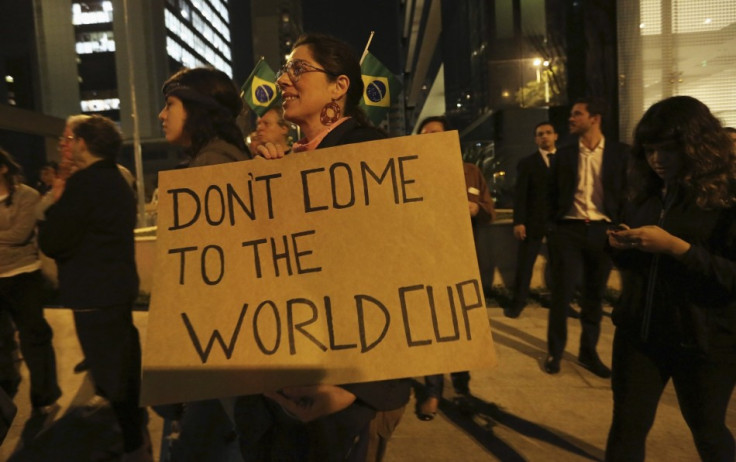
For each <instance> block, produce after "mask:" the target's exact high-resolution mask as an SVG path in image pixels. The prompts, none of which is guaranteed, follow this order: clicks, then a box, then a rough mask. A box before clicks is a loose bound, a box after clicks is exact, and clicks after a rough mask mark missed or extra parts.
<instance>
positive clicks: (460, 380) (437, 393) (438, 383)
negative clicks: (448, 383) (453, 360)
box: [424, 371, 470, 399]
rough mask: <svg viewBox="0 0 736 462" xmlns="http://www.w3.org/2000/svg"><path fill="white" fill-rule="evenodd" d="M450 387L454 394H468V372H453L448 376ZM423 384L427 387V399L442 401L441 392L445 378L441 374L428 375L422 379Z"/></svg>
mask: <svg viewBox="0 0 736 462" xmlns="http://www.w3.org/2000/svg"><path fill="white" fill-rule="evenodd" d="M450 378H451V379H452V386H453V387H454V388H455V392H456V393H458V394H461V395H467V394H468V393H470V388H469V386H468V384H469V383H470V372H467V371H465V372H453V373H451V374H450ZM424 383H425V384H426V385H427V388H426V392H427V398H440V399H442V390H443V389H444V385H445V376H444V375H443V374H437V375H428V376H426V377H424Z"/></svg>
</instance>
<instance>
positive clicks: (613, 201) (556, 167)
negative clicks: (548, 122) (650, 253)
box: [550, 139, 629, 221]
mask: <svg viewBox="0 0 736 462" xmlns="http://www.w3.org/2000/svg"><path fill="white" fill-rule="evenodd" d="M628 154H629V147H628V146H627V145H625V144H622V143H617V142H615V141H613V140H609V139H606V144H605V147H604V148H603V165H602V166H601V180H602V182H603V210H601V212H603V213H605V214H606V215H607V216H608V217H609V218H610V219H611V220H612V221H616V217H618V216H619V213H620V210H621V206H622V204H623V199H624V186H625V184H626V162H627V160H628ZM579 158H580V153H579V148H578V140H577V139H575V142H574V143H573V144H570V145H566V146H564V147H561V148H559V149H558V150H557V155H556V156H555V161H554V162H553V163H552V167H551V172H550V175H551V182H550V185H551V189H550V213H551V216H552V219H553V220H560V219H562V217H564V216H565V214H567V212H569V211H570V209H571V208H572V204H573V201H574V199H575V190H576V189H577V186H578V160H579Z"/></svg>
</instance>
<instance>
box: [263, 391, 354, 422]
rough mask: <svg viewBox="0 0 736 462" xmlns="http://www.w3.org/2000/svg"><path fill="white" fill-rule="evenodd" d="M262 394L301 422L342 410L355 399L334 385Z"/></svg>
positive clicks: (352, 395)
mask: <svg viewBox="0 0 736 462" xmlns="http://www.w3.org/2000/svg"><path fill="white" fill-rule="evenodd" d="M264 395H265V396H266V397H267V398H270V399H272V400H274V401H276V402H277V403H279V404H280V405H281V407H283V408H284V410H285V411H286V412H288V413H289V414H291V415H293V416H294V417H296V418H297V419H299V420H301V421H302V422H311V421H312V420H315V419H319V418H320V417H324V416H326V415H330V414H334V413H335V412H339V411H342V410H343V409H345V408H347V407H348V406H350V405H351V404H353V402H354V401H355V399H356V398H355V395H354V394H352V393H350V392H349V391H347V390H346V389H344V388H341V387H337V386H335V385H311V386H306V387H289V388H284V389H282V390H279V391H276V392H271V393H264Z"/></svg>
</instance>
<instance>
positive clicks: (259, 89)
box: [240, 58, 279, 117]
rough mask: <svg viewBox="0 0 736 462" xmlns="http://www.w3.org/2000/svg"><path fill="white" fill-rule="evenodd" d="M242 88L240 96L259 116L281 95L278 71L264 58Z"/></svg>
mask: <svg viewBox="0 0 736 462" xmlns="http://www.w3.org/2000/svg"><path fill="white" fill-rule="evenodd" d="M240 89H241V90H242V91H241V92H240V97H241V98H243V101H244V102H245V104H247V105H248V106H250V108H251V109H253V112H255V113H256V114H258V117H260V116H262V115H263V114H265V113H266V111H268V110H269V109H270V108H271V106H272V105H273V103H274V101H276V99H277V98H278V96H279V89H278V87H277V86H276V73H275V72H274V71H273V70H272V69H271V68H270V67H269V66H268V63H267V62H266V60H265V59H263V58H261V59H260V61H258V64H256V67H254V68H253V72H251V73H250V76H249V77H248V78H247V79H246V80H245V83H244V84H243V86H242V87H241V88H240Z"/></svg>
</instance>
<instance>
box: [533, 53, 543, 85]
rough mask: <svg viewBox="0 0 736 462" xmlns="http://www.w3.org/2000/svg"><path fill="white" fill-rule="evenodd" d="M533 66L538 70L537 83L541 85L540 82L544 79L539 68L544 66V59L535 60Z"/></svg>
mask: <svg viewBox="0 0 736 462" xmlns="http://www.w3.org/2000/svg"><path fill="white" fill-rule="evenodd" d="M532 64H534V67H535V68H536V69H537V83H539V82H541V81H542V78H541V76H540V73H539V66H541V65H542V59H541V58H534V61H533V63H532Z"/></svg>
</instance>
